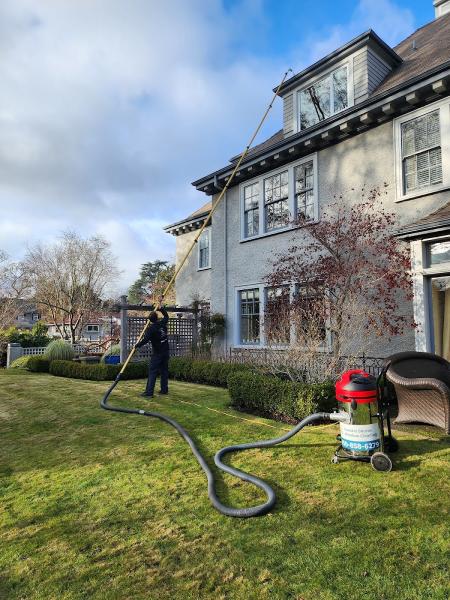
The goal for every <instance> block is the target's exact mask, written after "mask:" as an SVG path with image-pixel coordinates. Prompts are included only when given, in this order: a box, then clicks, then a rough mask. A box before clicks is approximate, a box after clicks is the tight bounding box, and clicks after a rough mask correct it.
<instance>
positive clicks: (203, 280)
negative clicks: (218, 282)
mask: <svg viewBox="0 0 450 600" xmlns="http://www.w3.org/2000/svg"><path fill="white" fill-rule="evenodd" d="M209 229H210V228H209ZM197 233H198V231H197V230H194V231H189V232H188V233H183V234H181V235H179V236H177V239H176V265H177V266H178V265H179V264H180V262H181V260H183V257H184V256H185V254H186V252H187V250H188V248H189V246H190V245H191V244H192V242H193V241H194V238H195V236H196V235H197ZM210 243H211V248H212V249H214V245H215V242H214V240H213V236H212V235H211V237H210ZM212 264H214V263H213V262H212ZM175 292H176V299H177V304H178V306H190V305H191V304H192V302H193V301H194V300H201V301H207V302H210V300H211V269H203V270H198V247H197V245H196V247H195V248H194V249H193V251H192V253H191V255H190V256H189V258H188V260H187V261H186V262H185V264H184V266H183V268H182V269H181V271H180V273H179V275H178V277H177V280H176V283H175Z"/></svg>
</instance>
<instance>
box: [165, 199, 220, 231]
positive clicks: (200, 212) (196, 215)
mask: <svg viewBox="0 0 450 600" xmlns="http://www.w3.org/2000/svg"><path fill="white" fill-rule="evenodd" d="M211 208H212V201H211V200H210V201H209V202H207V203H206V204H204V205H203V206H201V207H200V208H198V209H197V210H196V211H194V212H193V213H191V214H190V215H189V216H187V217H185V218H184V219H181V221H177V222H176V223H172V224H171V225H166V227H164V231H167V232H169V230H170V229H172V228H174V227H177V226H178V225H182V224H183V223H189V221H193V220H195V219H201V218H202V217H206V216H208V215H209V213H210V212H211Z"/></svg>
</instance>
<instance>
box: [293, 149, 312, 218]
mask: <svg viewBox="0 0 450 600" xmlns="http://www.w3.org/2000/svg"><path fill="white" fill-rule="evenodd" d="M294 181H295V210H296V212H297V215H296V216H297V219H298V220H300V221H301V220H307V221H310V220H312V219H314V216H315V215H314V212H315V199H314V163H313V161H312V160H311V161H310V162H307V163H303V164H301V165H298V166H297V167H295V169H294Z"/></svg>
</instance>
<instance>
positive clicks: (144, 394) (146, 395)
mask: <svg viewBox="0 0 450 600" xmlns="http://www.w3.org/2000/svg"><path fill="white" fill-rule="evenodd" d="M141 396H142V397H143V398H154V397H155V396H154V395H153V394H147V392H143V393H142V394H141Z"/></svg>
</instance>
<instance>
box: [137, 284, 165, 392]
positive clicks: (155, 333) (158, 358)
mask: <svg viewBox="0 0 450 600" xmlns="http://www.w3.org/2000/svg"><path fill="white" fill-rule="evenodd" d="M162 301H163V297H162V296H161V297H160V298H159V302H158V306H159V308H158V310H159V311H160V312H161V313H162V315H163V318H162V319H158V313H157V312H156V311H152V312H151V313H150V314H149V317H148V318H149V320H150V321H151V325H150V326H149V327H148V329H147V331H146V332H145V335H144V337H143V338H142V340H141V341H140V342H138V343H137V344H136V348H140V347H141V346H145V344H148V342H151V345H152V355H151V357H150V362H149V366H148V380H147V386H146V388H145V392H144V393H143V394H141V396H144V397H145V398H153V397H154V392H155V383H156V378H157V376H158V375H160V376H161V391H160V392H159V393H160V394H163V395H165V394H168V393H169V356H170V353H169V340H168V337H167V323H168V322H169V314H168V312H167V311H166V309H165V308H164V306H161V303H162Z"/></svg>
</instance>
